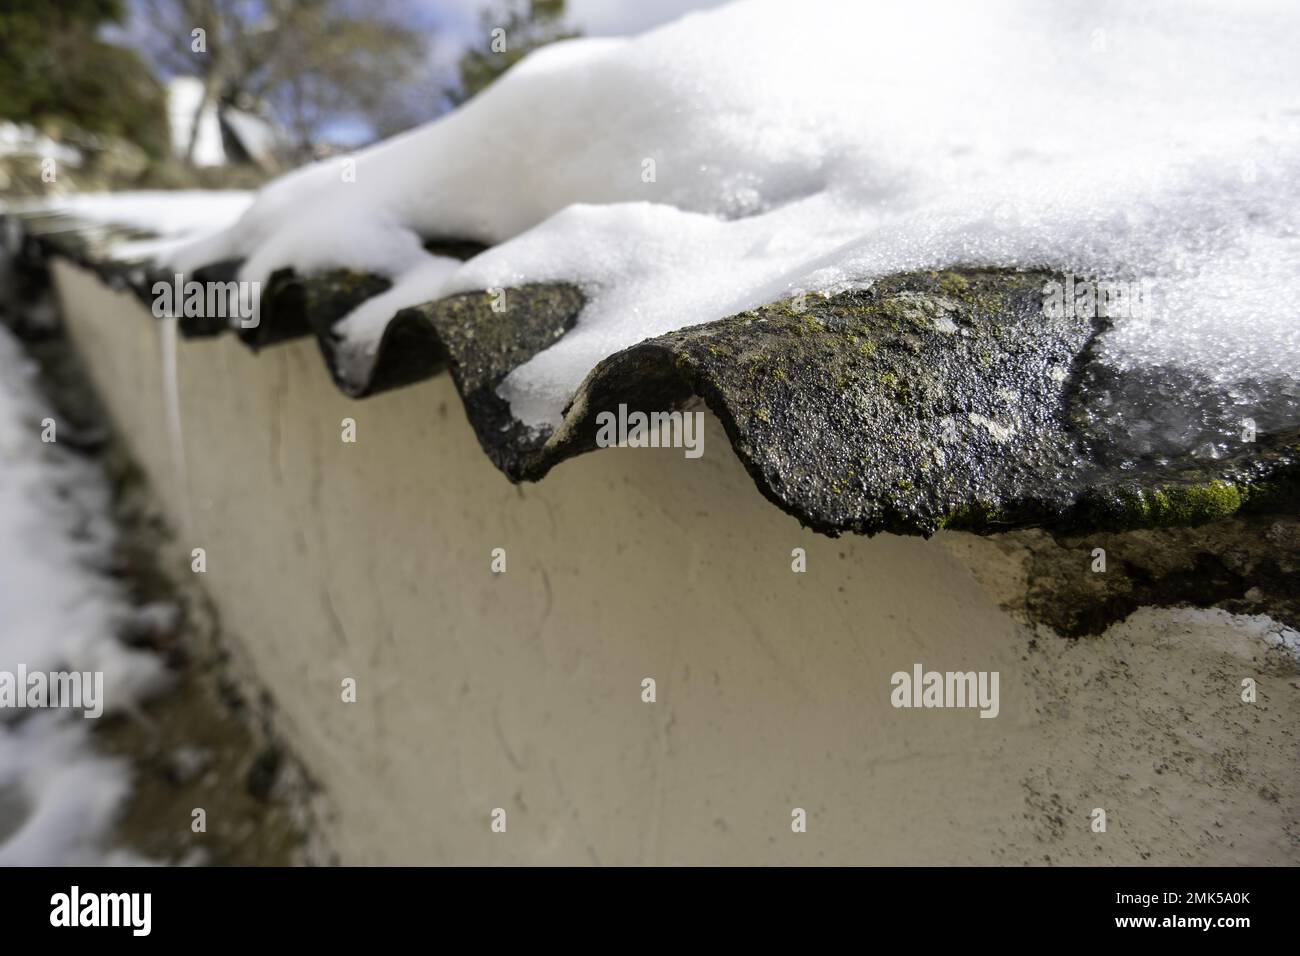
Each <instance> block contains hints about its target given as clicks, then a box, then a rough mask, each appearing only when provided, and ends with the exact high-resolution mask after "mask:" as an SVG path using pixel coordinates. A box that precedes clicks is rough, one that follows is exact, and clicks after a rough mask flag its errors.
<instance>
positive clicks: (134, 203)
mask: <svg viewBox="0 0 1300 956" xmlns="http://www.w3.org/2000/svg"><path fill="white" fill-rule="evenodd" d="M253 198H254V194H253V193H250V192H247V191H245V190H238V189H226V190H220V189H212V190H204V189H188V190H171V191H169V190H138V191H134V192H118V193H69V194H66V195H55V196H45V197H41V198H40V199H33V200H26V201H18V202H11V203H7V204H6V203H3V202H0V212H3V211H5V209H6V208H10V209H12V210H13V211H14V212H19V213H31V212H41V213H55V214H60V215H64V216H67V217H68V228H69V229H84V228H85V224H86V223H94V224H97V225H102V226H116V227H119V228H127V229H138V230H140V231H142V232H147V233H151V234H152V236H153V238H149V239H137V240H131V241H126V242H118V243H116V244H115V245H114V246H113V247H112V249H111V250H110V253H111V254H112V255H113V256H115V257H117V258H119V259H154V258H157V257H162V256H168V255H170V254H172V253H173V252H174V251H175V250H176V249H178V248H180V247H182V246H184V245H185V244H187V243H189V242H193V241H195V240H196V239H198V238H201V237H203V236H207V235H211V234H213V233H218V232H221V231H222V230H223V229H225V228H227V227H229V226H230V225H231V224H233V223H234V222H236V221H237V220H238V219H239V217H240V216H241V215H243V214H244V212H245V211H246V210H247V209H248V207H249V206H250V205H252V203H253Z"/></svg>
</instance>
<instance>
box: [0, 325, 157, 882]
mask: <svg viewBox="0 0 1300 956" xmlns="http://www.w3.org/2000/svg"><path fill="white" fill-rule="evenodd" d="M31 379H32V369H31V368H30V366H29V365H28V363H27V362H26V361H25V360H24V358H23V356H22V353H21V351H20V349H19V347H18V345H17V343H16V342H15V341H14V340H13V338H12V337H11V336H10V335H9V333H8V332H7V331H6V330H5V329H3V328H2V327H0V670H7V671H11V672H12V671H15V670H16V669H17V667H18V665H19V664H23V665H26V667H27V668H28V670H29V671H37V670H44V671H49V670H80V671H103V672H104V699H105V713H106V714H107V713H112V712H122V711H123V710H130V709H131V708H132V707H133V706H134V705H135V703H136V702H137V701H138V700H140V699H141V698H142V697H144V696H146V695H148V694H150V693H153V692H154V691H156V690H157V689H159V688H160V687H161V686H162V683H163V680H164V670H163V667H162V665H161V663H160V662H159V660H158V659H157V658H156V657H154V656H153V655H150V654H146V653H144V652H141V651H135V650H131V649H129V648H127V647H125V646H124V645H123V644H121V643H120V642H119V641H118V640H117V639H116V638H115V634H116V633H117V630H118V627H119V626H120V624H121V623H122V621H123V620H124V619H125V618H126V617H127V615H128V614H129V613H130V607H129V604H128V603H127V601H126V599H125V596H124V595H123V594H122V593H121V592H120V591H119V589H118V588H117V587H116V585H115V584H114V583H113V581H112V580H111V579H110V578H109V577H108V576H107V575H106V573H105V572H106V569H107V567H108V564H109V560H110V557H111V549H112V542H113V528H112V525H111V524H110V522H109V518H108V510H107V509H108V489H107V487H106V486H105V484H104V481H103V478H102V476H101V474H100V473H99V472H98V471H97V470H96V469H95V468H94V466H92V465H91V464H89V463H88V462H86V461H84V460H82V459H80V458H78V457H77V456H75V455H73V454H70V453H68V452H67V451H65V450H63V449H61V448H60V447H59V445H58V444H57V443H55V444H45V443H43V442H42V441H41V439H40V433H41V425H40V422H41V419H42V418H44V417H46V416H47V415H49V414H50V413H49V411H48V410H46V409H44V408H43V407H42V406H41V403H40V402H39V401H38V400H37V398H36V396H35V392H34V390H33V388H32V383H31ZM92 726H93V721H89V720H86V719H85V718H84V717H83V716H82V712H81V711H80V710H76V711H68V710H58V711H36V712H33V711H0V865H45V866H49V865H72V864H84V863H97V862H127V861H129V860H130V858H129V857H127V856H123V855H121V854H113V853H106V851H105V850H104V847H103V841H104V839H105V837H106V836H107V834H108V831H109V828H110V826H111V824H112V821H113V818H114V815H115V813H116V811H117V809H118V807H119V805H120V802H121V800H122V799H123V798H124V797H125V796H126V794H127V793H128V792H129V773H128V768H127V766H126V764H125V762H123V761H121V760H119V759H116V758H109V757H104V756H101V755H98V754H96V753H95V751H94V749H93V747H92V745H91V727H92Z"/></svg>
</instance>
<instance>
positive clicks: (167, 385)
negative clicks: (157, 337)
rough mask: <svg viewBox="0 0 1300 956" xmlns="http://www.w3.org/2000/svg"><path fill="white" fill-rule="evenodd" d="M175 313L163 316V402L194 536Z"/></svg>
mask: <svg viewBox="0 0 1300 956" xmlns="http://www.w3.org/2000/svg"><path fill="white" fill-rule="evenodd" d="M178 324H179V323H178V321H177V318H176V316H174V315H169V316H163V318H162V380H163V405H164V407H165V408H166V412H167V441H168V444H169V445H170V446H171V453H172V468H173V469H174V471H175V474H176V482H177V485H178V487H179V488H180V492H181V517H182V520H183V522H184V525H185V527H184V530H185V533H186V535H187V536H191V537H192V534H191V532H192V531H193V528H194V522H193V519H192V516H191V513H190V479H189V470H188V469H187V468H186V465H185V433H184V429H183V428H182V426H181V396H180V384H179V377H178V375H177V371H176V338H177V326H178Z"/></svg>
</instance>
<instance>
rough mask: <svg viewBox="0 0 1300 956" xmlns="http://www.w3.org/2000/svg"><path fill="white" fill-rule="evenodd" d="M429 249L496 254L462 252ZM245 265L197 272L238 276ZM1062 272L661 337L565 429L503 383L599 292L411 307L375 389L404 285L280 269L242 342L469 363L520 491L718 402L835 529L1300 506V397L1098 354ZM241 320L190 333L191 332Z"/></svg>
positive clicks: (482, 426)
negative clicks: (373, 311)
mask: <svg viewBox="0 0 1300 956" xmlns="http://www.w3.org/2000/svg"><path fill="white" fill-rule="evenodd" d="M37 225H38V227H41V226H42V225H44V226H45V227H48V224H42V223H38V224H37ZM37 234H38V235H39V236H40V237H41V239H40V241H41V242H42V243H43V248H44V249H45V252H46V253H47V254H49V253H55V254H60V255H69V256H71V257H72V258H74V259H75V260H76V261H79V262H82V263H83V264H87V265H89V266H90V267H91V268H95V269H96V270H97V271H99V272H100V273H101V275H104V276H108V277H109V279H110V280H111V281H113V282H115V283H122V282H127V283H130V284H132V286H133V287H135V288H137V290H139V289H140V287H141V285H142V284H144V283H147V282H149V281H150V279H151V278H152V277H151V276H150V275H149V274H148V272H147V270H145V269H143V268H142V267H140V265H139V264H134V265H131V264H126V265H124V264H119V263H114V264H111V265H106V264H105V263H104V261H103V256H102V255H101V254H100V253H99V251H98V250H99V249H100V242H101V238H97V237H95V236H93V235H91V236H90V237H89V238H88V237H86V236H79V235H78V234H77V233H68V232H67V230H66V229H64V230H62V231H60V230H51V229H48V228H47V229H46V231H45V232H42V231H41V229H40V228H38V229H37ZM426 248H429V249H430V250H431V251H434V252H436V253H438V254H444V255H446V254H451V255H457V256H462V257H469V256H473V255H475V254H477V252H479V251H481V249H482V247H481V246H480V245H478V244H476V243H472V242H457V241H456V240H450V239H437V240H430V241H429V242H428V243H426ZM238 266H239V263H237V262H225V263H216V264H213V265H211V266H209V267H206V268H205V269H203V270H199V271H197V272H196V273H195V274H194V276H193V277H194V278H196V279H200V280H212V281H227V280H228V279H229V278H233V276H234V275H235V274H236V272H237V269H238ZM1052 278H1053V276H1052V275H1050V274H1048V273H1043V272H1020V271H1013V270H999V269H955V270H947V271H943V272H918V273H908V274H902V275H896V276H891V277H888V278H886V279H882V280H880V281H878V282H876V283H874V284H873V285H872V286H871V288H869V289H866V290H861V291H850V292H844V293H840V294H838V295H835V296H831V297H829V298H823V297H820V296H816V295H812V296H808V297H807V298H806V299H805V300H802V301H797V302H796V301H792V300H787V301H782V302H776V303H772V304H769V305H766V306H764V307H762V308H759V309H754V310H751V311H749V312H744V313H741V314H740V315H735V316H731V317H729V318H726V319H722V320H720V321H717V322H711V323H707V324H704V325H700V326H695V327H692V328H687V329H682V330H679V331H677V332H672V333H669V334H667V335H662V336H658V337H655V338H651V339H647V340H646V341H644V342H641V343H639V344H637V345H634V346H632V347H631V348H628V349H625V350H623V351H622V352H619V353H617V354H615V355H612V356H610V357H609V358H607V359H605V360H604V361H603V362H601V363H600V364H599V365H598V366H597V367H596V368H595V369H594V370H593V371H592V372H591V374H590V375H589V376H588V377H587V379H586V381H585V382H583V384H582V386H581V387H580V388H579V390H578V392H577V394H576V395H575V396H574V399H573V402H572V403H571V405H570V407H569V409H568V410H567V411H566V416H565V420H564V422H563V424H562V425H561V426H560V427H559V428H557V429H556V430H555V431H554V432H548V431H546V430H541V431H538V430H534V429H529V428H527V427H525V426H524V425H523V424H522V423H520V422H518V421H516V420H515V419H514V418H513V417H512V416H511V414H510V410H509V406H508V404H507V403H506V402H505V401H504V400H502V399H501V398H499V397H498V396H497V394H496V389H497V387H498V386H499V385H500V383H501V382H502V380H503V379H504V378H505V377H506V376H507V375H509V374H510V373H511V372H512V371H513V370H514V369H516V368H518V367H519V366H520V365H522V364H523V363H524V362H526V361H528V360H529V359H531V358H532V357H533V356H535V355H536V354H538V353H539V352H541V351H542V350H544V349H546V348H548V347H549V346H551V345H553V344H554V343H555V342H556V341H557V340H559V339H560V338H561V337H562V336H563V335H564V334H565V333H567V332H568V330H569V329H571V328H573V326H574V325H575V324H576V322H577V321H578V316H579V313H580V312H581V310H582V307H583V304H584V301H585V300H584V296H583V294H582V293H581V291H580V290H578V289H577V288H575V287H573V286H569V285H563V284H552V285H531V286H526V287H523V288H516V289H509V290H507V291H506V300H507V308H506V309H505V311H503V312H497V311H494V310H493V308H492V303H493V299H492V297H491V296H489V295H487V294H486V293H469V294H463V295H455V296H450V297H448V298H445V299H442V300H440V301H437V302H430V303H427V304H424V305H421V306H417V307H415V308H409V309H403V310H401V311H400V312H398V313H397V315H396V316H395V317H394V318H393V320H392V321H391V322H390V323H389V325H388V327H387V328H386V329H385V331H384V334H383V336H382V338H381V340H380V342H379V343H378V348H377V352H376V355H375V360H374V364H373V367H372V368H371V369H370V371H369V374H368V375H367V377H366V378H365V379H364V380H361V381H356V380H352V379H349V378H347V377H345V376H344V375H343V374H342V373H341V371H340V363H339V361H338V354H337V353H338V341H337V338H336V336H335V333H334V332H333V326H334V324H335V323H336V322H337V320H338V319H339V318H341V317H342V316H343V315H345V314H346V313H347V312H349V311H350V310H351V309H353V308H355V307H356V306H357V305H358V304H360V302H362V301H364V300H365V299H367V298H369V297H371V296H373V295H376V294H378V293H379V292H382V291H383V290H385V289H387V288H388V287H389V283H388V281H387V280H386V279H383V278H381V277H377V276H366V275H358V274H355V273H349V272H345V271H341V270H338V271H332V272H328V273H324V274H321V275H315V276H311V277H305V278H304V277H298V276H295V275H294V274H293V273H292V272H290V271H287V270H285V271H281V272H277V273H276V274H275V275H274V276H272V278H271V280H270V282H269V283H268V287H267V289H266V290H265V295H264V299H263V304H262V311H261V324H260V325H259V326H258V327H257V328H256V329H252V330H238V331H239V334H240V338H241V339H242V340H243V341H244V342H245V343H246V344H248V345H250V346H251V347H253V348H255V349H256V348H261V347H265V346H268V345H273V344H275V343H277V342H281V341H285V340H287V339H291V338H295V337H299V336H302V335H306V334H309V333H310V334H314V335H315V337H316V339H317V341H318V342H319V344H320V348H321V351H322V353H323V355H324V356H325V360H326V363H327V365H328V367H329V370H330V373H331V375H332V376H333V377H334V380H335V382H336V383H337V384H338V385H339V387H340V388H341V389H342V390H343V391H345V392H346V393H347V394H349V395H353V396H355V397H358V398H360V397H364V396H366V395H371V394H374V393H376V392H381V391H384V390H387V389H391V388H397V387H400V386H403V385H406V384H410V383H412V382H416V381H419V380H421V379H424V378H427V377H429V376H431V375H435V374H437V373H439V372H441V371H443V370H444V369H448V370H450V372H451V374H452V376H453V379H454V380H455V383H456V387H457V388H458V389H459V391H460V393H461V396H462V398H463V399H464V401H465V407H466V412H467V415H468V417H469V420H470V422H471V424H472V425H473V426H474V429H475V432H476V433H477V435H478V438H479V441H480V443H481V444H482V446H483V448H484V450H485V451H486V452H487V454H488V455H489V456H490V457H491V458H492V460H493V462H494V463H495V464H496V465H497V466H498V467H499V468H501V469H502V470H503V471H504V472H505V473H506V474H507V475H508V476H509V477H510V478H511V479H512V480H515V481H520V480H537V479H540V478H541V477H543V476H544V475H545V474H546V473H547V472H548V471H549V470H550V469H551V468H552V467H554V466H555V465H556V464H558V463H559V462H561V461H563V460H565V459H566V458H569V457H572V456H574V455H578V454H582V453H583V452H586V451H590V450H593V449H594V448H595V447H596V442H595V436H596V416H597V414H598V413H599V412H600V411H602V410H611V411H612V410H614V409H615V408H617V406H618V405H619V404H620V403H625V404H627V405H628V407H629V408H631V409H639V410H642V411H667V410H670V409H673V408H678V407H681V406H683V405H684V404H685V403H687V402H689V401H690V400H692V398H693V397H694V396H699V397H701V398H703V400H704V401H705V402H706V403H707V404H708V406H709V408H710V409H711V410H712V411H713V412H714V413H715V414H716V415H717V416H718V418H719V419H720V421H721V422H722V425H723V427H724V428H725V429H726V432H727V435H728V437H729V438H730V440H731V443H732V445H733V446H734V448H735V451H736V454H737V455H738V456H739V457H740V460H741V461H742V462H743V464H744V466H745V467H746V469H747V470H748V471H749V473H750V474H751V475H752V476H753V478H754V481H755V483H756V484H757V486H758V488H759V490H760V491H761V492H762V493H763V494H764V495H765V496H767V497H768V498H769V499H770V500H771V501H773V502H774V503H775V504H777V505H778V506H779V507H780V508H782V509H783V510H785V511H787V512H789V513H790V514H792V515H794V516H795V517H797V518H798V519H799V520H800V521H801V522H803V523H804V524H806V525H808V526H810V527H812V528H814V529H815V530H817V531H820V532H823V533H826V534H830V535H838V534H840V533H843V532H846V531H849V532H856V533H862V534H874V533H877V532H880V531H890V532H894V533H900V534H922V535H929V534H932V533H933V532H935V531H936V530H938V529H940V528H954V529H961V530H970V531H976V532H980V533H991V532H998V531H1005V530H1008V529H1012V528H1017V527H1026V526H1041V527H1046V528H1050V529H1053V530H1055V531H1057V532H1060V533H1077V532H1081V531H1087V530H1092V529H1101V530H1112V531H1119V530H1124V529H1133V528H1152V527H1170V526H1194V525H1198V524H1203V523H1206V522H1210V521H1215V520H1218V519H1222V518H1225V517H1227V516H1230V515H1234V514H1237V513H1241V514H1294V513H1296V512H1297V511H1300V389H1298V388H1297V386H1296V385H1295V383H1293V382H1258V383H1237V384H1236V385H1235V386H1234V388H1233V389H1232V395H1233V398H1232V400H1231V401H1225V400H1224V389H1223V386H1222V385H1221V384H1219V383H1214V382H1211V381H1209V380H1207V379H1203V378H1198V377H1197V376H1196V375H1195V374H1194V373H1192V372H1189V371H1186V370H1182V369H1154V370H1153V369H1146V370H1142V371H1137V372H1119V371H1117V370H1115V369H1112V368H1109V367H1108V366H1106V365H1104V364H1103V363H1101V362H1100V361H1099V360H1098V359H1096V357H1095V356H1094V353H1093V346H1094V344H1095V342H1096V337H1097V335H1098V334H1099V333H1100V332H1101V331H1102V330H1103V327H1104V322H1103V321H1101V320H1087V319H1079V318H1071V317H1060V318H1052V317H1049V316H1047V315H1045V314H1044V310H1043V308H1042V303H1043V286H1044V284H1045V283H1046V282H1047V281H1048V280H1050V279H1052ZM146 301H147V300H146ZM230 327H231V326H230V323H229V322H227V321H226V320H224V319H219V318H217V319H212V320H204V319H184V320H182V324H181V329H182V331H183V332H184V333H185V334H189V335H202V334H215V333H217V332H220V331H226V330H229V329H230ZM1246 412H1249V413H1250V414H1251V415H1252V416H1253V417H1255V418H1257V419H1258V424H1259V434H1258V440H1257V441H1255V442H1252V443H1245V442H1242V441H1240V440H1237V439H1236V438H1234V433H1235V430H1236V428H1237V426H1238V422H1239V419H1240V417H1241V416H1242V415H1243V414H1245V413H1246Z"/></svg>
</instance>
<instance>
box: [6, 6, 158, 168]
mask: <svg viewBox="0 0 1300 956" xmlns="http://www.w3.org/2000/svg"><path fill="white" fill-rule="evenodd" d="M124 14H125V9H124V4H123V0H58V2H33V0H0V118H2V119H9V120H13V121H15V122H20V123H30V124H32V125H33V126H37V127H42V128H44V127H49V126H50V125H51V124H54V125H56V126H65V127H73V128H75V129H79V130H82V131H85V132H88V133H100V134H106V135H111V136H120V137H123V138H125V139H128V140H130V141H131V142H133V143H135V144H136V145H138V146H140V147H141V148H142V149H144V150H145V152H146V153H148V154H150V155H153V156H160V155H163V154H164V152H165V151H166V148H167V141H168V133H167V114H166V109H165V105H164V97H163V91H162V87H161V86H160V85H159V84H158V82H157V80H155V79H154V77H153V74H152V73H151V72H150V70H149V68H148V66H146V65H145V63H144V61H143V60H141V59H140V57H139V56H137V55H136V54H135V53H134V52H132V51H131V50H127V49H124V48H122V47H118V46H113V45H112V44H109V43H105V42H103V41H102V40H100V39H99V32H100V30H101V29H102V28H103V27H104V26H106V25H109V24H113V23H119V22H121V21H122V19H123V16H124Z"/></svg>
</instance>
